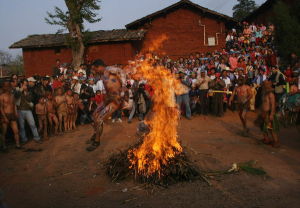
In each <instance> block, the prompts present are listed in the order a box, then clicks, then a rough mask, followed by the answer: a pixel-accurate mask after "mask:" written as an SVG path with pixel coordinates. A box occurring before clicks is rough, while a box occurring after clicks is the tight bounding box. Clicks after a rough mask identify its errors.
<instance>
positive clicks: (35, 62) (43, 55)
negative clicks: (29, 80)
mask: <svg viewBox="0 0 300 208" xmlns="http://www.w3.org/2000/svg"><path fill="white" fill-rule="evenodd" d="M23 59H24V69H25V75H26V76H32V75H34V74H39V75H52V70H53V67H54V66H55V60H56V59H60V60H61V62H70V61H71V59H72V56H71V51H70V50H69V49H61V52H60V53H59V54H55V52H54V49H23Z"/></svg>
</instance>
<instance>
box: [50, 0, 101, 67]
mask: <svg viewBox="0 0 300 208" xmlns="http://www.w3.org/2000/svg"><path fill="white" fill-rule="evenodd" d="M64 1H65V4H66V6H67V11H63V10H62V9H60V8H58V7H55V8H54V13H50V12H47V15H48V17H46V18H45V21H46V23H48V24H50V25H59V26H61V27H62V28H63V30H66V29H67V30H68V32H69V33H68V39H67V40H66V41H67V42H68V44H69V46H70V47H71V49H72V66H73V67H74V68H77V67H79V65H80V64H82V62H83V57H84V52H85V32H84V25H83V24H84V22H85V21H86V22H88V23H95V22H99V21H100V20H101V18H97V13H96V11H97V10H100V6H99V3H100V0H64ZM61 31H62V30H59V31H58V32H61Z"/></svg>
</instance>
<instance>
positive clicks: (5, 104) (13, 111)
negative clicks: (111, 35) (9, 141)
mask: <svg viewBox="0 0 300 208" xmlns="http://www.w3.org/2000/svg"><path fill="white" fill-rule="evenodd" d="M2 90H3V93H2V94H1V95H0V111H1V118H2V133H3V141H2V144H3V149H6V145H5V135H6V132H7V127H8V126H10V127H11V128H12V130H13V133H14V138H15V142H16V148H17V149H20V148H21V146H20V139H19V129H18V123H17V119H18V113H17V107H16V103H15V99H14V96H13V94H12V93H11V86H10V82H9V81H4V83H3V88H2Z"/></svg>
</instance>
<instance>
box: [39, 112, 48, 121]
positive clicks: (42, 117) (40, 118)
mask: <svg viewBox="0 0 300 208" xmlns="http://www.w3.org/2000/svg"><path fill="white" fill-rule="evenodd" d="M37 117H38V120H40V121H45V120H47V116H46V114H45V115H37Z"/></svg>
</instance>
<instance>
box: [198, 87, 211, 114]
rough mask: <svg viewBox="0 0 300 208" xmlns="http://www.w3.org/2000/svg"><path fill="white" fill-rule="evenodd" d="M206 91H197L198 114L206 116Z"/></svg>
mask: <svg viewBox="0 0 300 208" xmlns="http://www.w3.org/2000/svg"><path fill="white" fill-rule="evenodd" d="M207 92H208V90H200V91H199V98H200V113H201V114H204V115H207V114H208V101H209V100H208V97H207Z"/></svg>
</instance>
